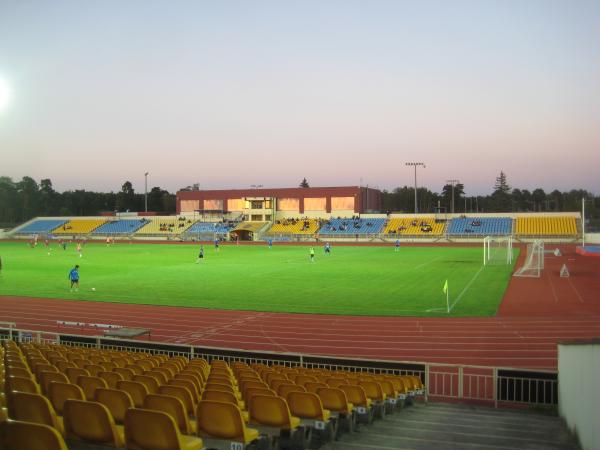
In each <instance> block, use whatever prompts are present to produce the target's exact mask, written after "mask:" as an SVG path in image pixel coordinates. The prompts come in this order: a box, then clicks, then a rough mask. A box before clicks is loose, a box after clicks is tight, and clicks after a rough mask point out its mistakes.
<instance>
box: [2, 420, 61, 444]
mask: <svg viewBox="0 0 600 450" xmlns="http://www.w3.org/2000/svg"><path fill="white" fill-rule="evenodd" d="M0 442H4V447H3V448H6V449H7V450H12V449H32V450H33V449H35V450H68V449H67V445H66V444H65V441H64V439H63V437H62V436H61V434H60V433H59V432H58V431H57V430H55V429H54V428H52V427H51V426H48V425H42V424H38V423H31V422H23V421H19V420H8V421H6V422H3V423H2V424H0Z"/></svg>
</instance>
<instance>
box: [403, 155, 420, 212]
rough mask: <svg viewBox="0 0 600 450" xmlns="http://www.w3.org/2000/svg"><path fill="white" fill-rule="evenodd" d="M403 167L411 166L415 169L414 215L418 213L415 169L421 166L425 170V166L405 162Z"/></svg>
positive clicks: (418, 163)
mask: <svg viewBox="0 0 600 450" xmlns="http://www.w3.org/2000/svg"><path fill="white" fill-rule="evenodd" d="M404 165H406V166H412V167H414V168H415V214H418V213H419V208H418V206H417V205H418V204H417V167H419V166H422V167H423V169H425V164H424V163H422V162H407V163H405V164H404Z"/></svg>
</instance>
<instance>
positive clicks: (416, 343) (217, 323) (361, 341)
mask: <svg viewBox="0 0 600 450" xmlns="http://www.w3.org/2000/svg"><path fill="white" fill-rule="evenodd" d="M563 252H564V253H563V254H564V256H562V257H549V258H547V263H546V270H545V271H544V275H543V276H542V277H541V278H539V279H517V278H513V280H512V281H511V283H510V284H509V288H508V290H507V293H506V296H505V299H504V301H503V303H502V305H501V307H500V309H499V312H498V316H497V317H492V318H411V317H349V316H331V315H310V314H279V313H261V312H249V311H222V310H207V309H197V308H179V307H165V306H151V305H125V304H119V303H97V302H79V301H69V300H53V299H43V298H27V297H0V321H10V322H15V323H16V324H17V327H18V328H21V329H31V330H41V331H51V332H57V331H60V332H63V333H73V334H82V333H85V334H90V331H89V330H79V329H77V328H71V327H67V328H64V327H61V328H60V329H59V328H58V326H57V324H56V321H59V320H61V321H74V322H85V323H103V324H118V325H122V326H127V327H141V328H148V329H150V330H151V333H152V340H153V341H161V342H169V343H182V344H183V343H184V344H194V345H198V346H211V347H225V348H235V349H244V350H256V351H265V350H268V351H276V352H294V353H303V354H313V355H327V356H336V357H352V358H368V359H382V360H394V361H415V362H431V363H449V364H465V365H484V366H495V367H514V368H527V369H548V370H555V369H556V367H557V349H556V344H557V343H558V342H561V341H569V340H574V339H588V338H592V337H597V336H600V296H599V295H598V293H599V292H600V261H598V259H596V258H594V259H591V258H586V257H584V256H581V255H576V254H575V251H574V248H572V249H568V248H564V249H563ZM563 263H567V264H568V265H569V269H570V270H571V274H572V275H571V277H570V278H560V277H559V276H558V271H559V270H560V266H561V265H562V264H563ZM93 333H95V334H97V331H95V332H93Z"/></svg>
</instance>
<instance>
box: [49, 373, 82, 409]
mask: <svg viewBox="0 0 600 450" xmlns="http://www.w3.org/2000/svg"><path fill="white" fill-rule="evenodd" d="M48 399H49V400H50V403H52V406H53V407H54V409H55V411H56V412H57V413H58V414H59V415H61V416H62V414H63V407H64V404H65V402H66V401H67V400H69V399H72V400H85V394H84V393H83V389H81V388H80V387H79V386H77V385H76V384H71V383H60V382H56V381H55V382H53V383H50V385H49V386H48Z"/></svg>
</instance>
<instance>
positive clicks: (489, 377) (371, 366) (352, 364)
mask: <svg viewBox="0 0 600 450" xmlns="http://www.w3.org/2000/svg"><path fill="white" fill-rule="evenodd" d="M4 340H14V341H17V342H30V341H33V342H39V343H58V344H62V345H72V346H76V347H90V348H100V349H108V350H121V351H128V352H145V353H151V354H156V355H168V356H183V357H185V358H188V359H191V358H204V359H206V360H207V361H214V360H222V361H226V362H228V363H233V362H237V361H239V362H245V363H248V364H255V363H257V364H265V365H274V364H278V365H283V366H288V367H304V368H314V369H330V370H346V371H350V372H359V373H360V372H363V373H374V374H391V375H415V376H418V377H419V378H420V379H421V381H422V383H423V384H424V385H425V387H426V389H425V392H424V398H425V400H426V401H427V400H436V401H469V402H474V403H480V404H487V405H490V406H494V407H499V406H504V405H507V406H508V405H533V406H547V407H555V406H556V405H557V404H558V374H557V372H556V371H543V370H526V369H519V368H510V367H490V366H475V365H456V364H443V363H426V362H417V361H388V360H375V359H355V358H336V357H331V356H319V355H309V354H300V353H277V352H269V351H250V350H236V349H228V348H219V347H199V346H193V345H184V344H167V343H159V342H151V341H141V340H131V339H117V338H110V337H105V336H89V335H87V336H86V335H77V334H68V333H56V332H48V331H37V330H23V329H17V328H15V327H14V324H10V323H9V324H2V323H0V341H4Z"/></svg>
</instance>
